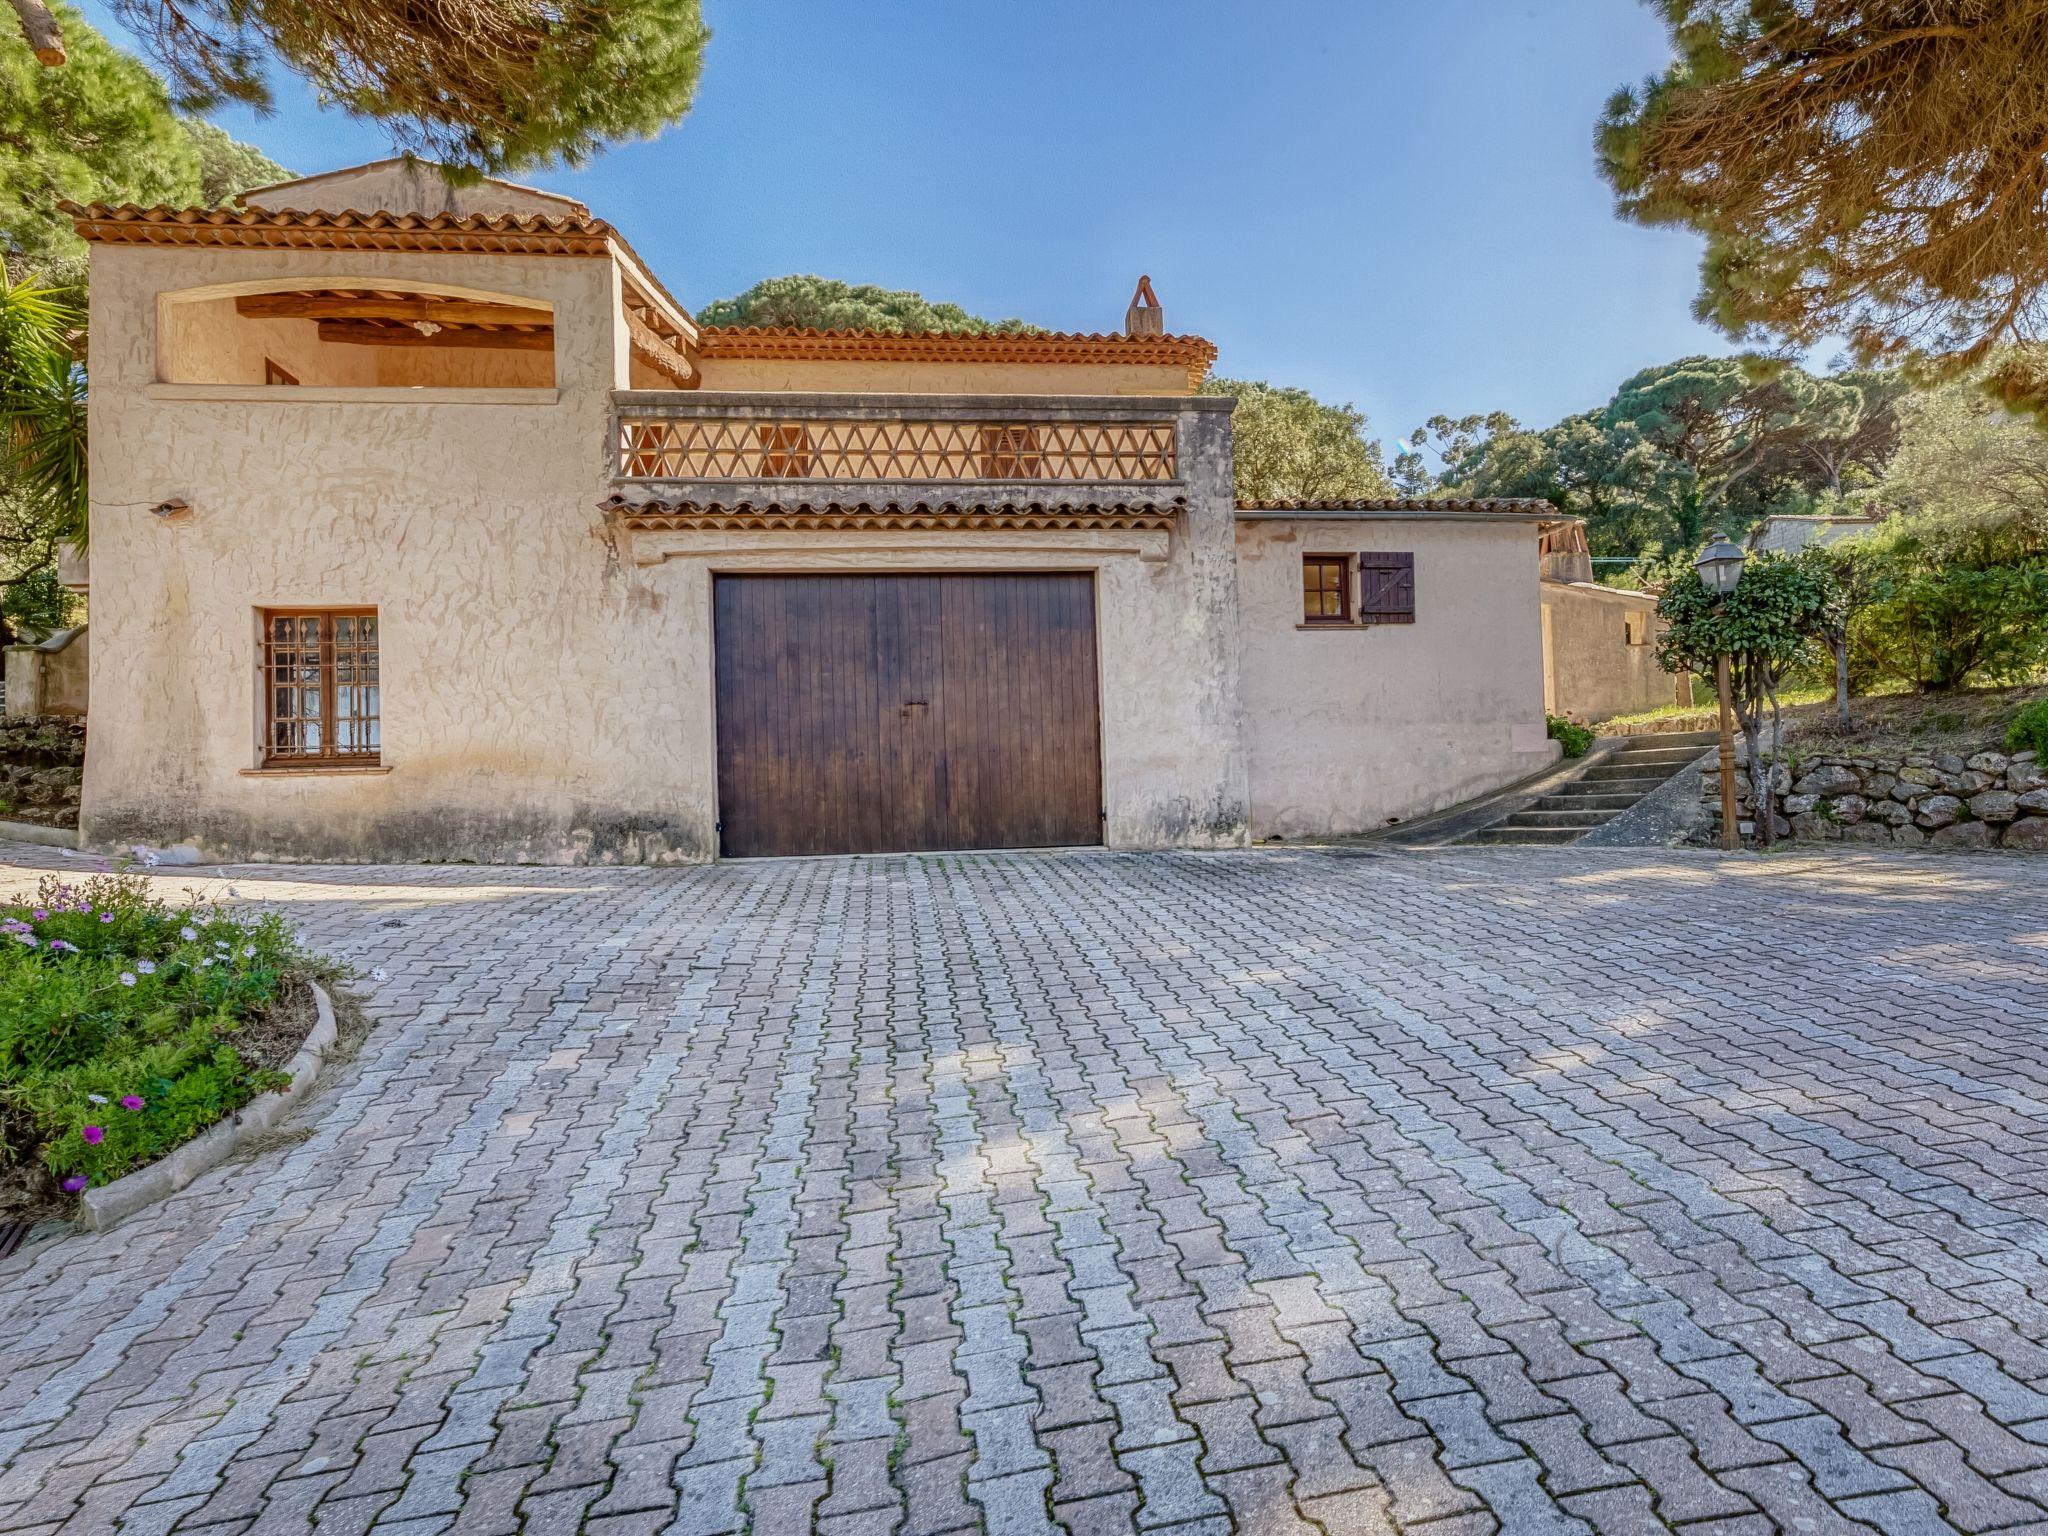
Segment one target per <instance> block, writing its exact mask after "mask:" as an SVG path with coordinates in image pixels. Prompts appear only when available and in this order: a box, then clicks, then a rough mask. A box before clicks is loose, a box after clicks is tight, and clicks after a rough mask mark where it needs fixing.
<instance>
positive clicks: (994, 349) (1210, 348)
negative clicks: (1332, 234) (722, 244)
mask: <svg viewBox="0 0 2048 1536" xmlns="http://www.w3.org/2000/svg"><path fill="white" fill-rule="evenodd" d="M698 339H699V345H700V347H701V348H702V351H703V354H704V356H705V357H707V358H714V359H715V358H779V359H781V358H786V359H791V360H800V361H804V362H839V361H860V362H875V361H881V362H917V363H953V362H960V363H1121V364H1130V365H1144V364H1148V363H1151V364H1167V365H1173V366H1178V367H1183V368H1186V369H1187V370H1188V383H1189V385H1190V387H1192V386H1194V385H1196V384H1199V383H1201V381H1202V379H1203V377H1204V376H1205V375H1206V374H1207V373H1208V371H1209V367H1210V365H1211V364H1212V363H1214V362H1215V361H1216V346H1215V344H1214V343H1213V342H1209V341H1205V340H1203V339H1202V338H1201V337H1200V336H1125V335H1122V334H1120V333H1112V334H1108V335H1104V334H1101V333H1081V332H1075V331H1037V332H1017V333H1012V332H987V331H909V332H899V331H823V330H809V329H806V328H804V327H801V326H709V327H706V328H705V329H703V330H702V331H700V332H699V333H698Z"/></svg>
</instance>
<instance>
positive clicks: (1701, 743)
mask: <svg viewBox="0 0 2048 1536" xmlns="http://www.w3.org/2000/svg"><path fill="white" fill-rule="evenodd" d="M1613 739H1614V738H1613V737H1609V738H1608V740H1610V741H1611V740H1613ZM1720 739H1721V733H1720V732H1719V731H1647V732H1645V733H1644V734H1643V735H1641V736H1624V737H1622V738H1621V740H1622V741H1623V742H1624V743H1626V745H1625V746H1624V747H1623V748H1622V750H1623V751H1627V750H1628V748H1629V747H1635V746H1644V747H1691V748H1693V749H1694V750H1696V751H1701V750H1704V749H1706V748H1708V747H1711V746H1713V745H1714V743H1715V742H1717V741H1719V740H1720Z"/></svg>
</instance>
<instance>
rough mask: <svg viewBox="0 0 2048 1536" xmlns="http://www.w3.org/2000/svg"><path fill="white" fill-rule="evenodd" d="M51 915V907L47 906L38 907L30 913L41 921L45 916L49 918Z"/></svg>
mask: <svg viewBox="0 0 2048 1536" xmlns="http://www.w3.org/2000/svg"><path fill="white" fill-rule="evenodd" d="M49 915H50V909H49V908H47V907H37V908H36V909H35V911H33V912H31V913H29V916H30V917H32V918H34V919H35V920H36V921H37V922H39V923H40V922H42V921H43V920H44V919H45V918H47V917H48V916H49Z"/></svg>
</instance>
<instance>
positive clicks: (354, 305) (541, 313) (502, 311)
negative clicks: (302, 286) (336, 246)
mask: <svg viewBox="0 0 2048 1536" xmlns="http://www.w3.org/2000/svg"><path fill="white" fill-rule="evenodd" d="M235 313H236V314H238V315H240V316H242V317H243V318H244V319H247V320H403V321H405V322H406V323H407V324H411V323H412V322H413V321H415V320H428V321H431V322H433V323H434V324H435V325H553V324H554V323H555V315H554V311H553V310H548V309H534V308H530V307H526V306H521V305H517V304H486V303H479V302H477V301H474V300H470V299H380V298H346V299H344V298H334V297H331V296H328V295H323V294H309V293H248V294H244V295H242V296H241V297H240V298H238V299H236V300H235Z"/></svg>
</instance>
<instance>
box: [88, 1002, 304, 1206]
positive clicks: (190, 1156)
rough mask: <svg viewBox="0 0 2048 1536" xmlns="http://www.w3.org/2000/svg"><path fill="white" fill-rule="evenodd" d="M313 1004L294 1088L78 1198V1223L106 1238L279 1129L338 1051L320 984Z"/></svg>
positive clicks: (295, 1062) (289, 1066) (293, 1064)
mask: <svg viewBox="0 0 2048 1536" xmlns="http://www.w3.org/2000/svg"><path fill="white" fill-rule="evenodd" d="M308 985H310V986H311V987H312V988H313V1003H314V1006H315V1007H316V1008H317V1009H318V1011H319V1016H318V1017H317V1018H316V1019H315V1020H314V1021H313V1028H312V1030H311V1031H310V1032H309V1033H308V1034H307V1036H306V1043H305V1044H304V1045H302V1046H300V1047H299V1053H298V1054H297V1055H296V1056H294V1057H292V1059H291V1060H290V1061H289V1062H287V1063H286V1064H285V1071H286V1072H287V1073H289V1074H290V1075H291V1083H290V1084H289V1085H288V1086H287V1087H284V1088H281V1089H279V1090H278V1091H277V1092H275V1093H265V1094H259V1095H257V1096H256V1097H255V1098H254V1099H252V1100H250V1101H249V1102H248V1103H247V1104H245V1105H243V1106H242V1107H241V1108H240V1109H239V1110H237V1111H236V1112H235V1113H234V1114H233V1115H231V1116H229V1117H228V1118H227V1119H225V1120H223V1121H221V1122H220V1123H219V1124H217V1125H212V1126H209V1127H208V1128H207V1129H206V1130H204V1131H202V1132H200V1134H199V1135H197V1136H195V1137H193V1138H192V1140H190V1141H188V1142H186V1143H185V1144H184V1145H183V1146H182V1147H179V1148H177V1149H176V1150H175V1151H172V1152H170V1153H168V1154H166V1155H165V1156H163V1157H160V1158H158V1159H157V1160H156V1161H155V1162H153V1163H151V1164H150V1165H149V1166H148V1167H147V1168H138V1169H136V1170H135V1172H133V1173H128V1174H123V1175H122V1176H121V1177H120V1178H118V1179H116V1180H114V1182H113V1183H111V1184H102V1185H100V1186H99V1187H98V1188H96V1189H88V1190H87V1191H86V1192H85V1193H84V1194H83V1195H81V1196H80V1197H79V1202H78V1203H79V1211H78V1220H79V1223H80V1224H81V1225H82V1226H84V1227H86V1228H88V1229H89V1230H91V1231H94V1232H104V1231H106V1230H107V1229H108V1228H109V1227H111V1226H113V1225H114V1224H115V1223H116V1222H118V1221H121V1220H123V1219H124V1218H126V1217H129V1216H132V1215H134V1214H135V1213H136V1212H137V1211H139V1210H141V1209H142V1208H143V1207H144V1206H149V1205H154V1204H156V1202H157V1201H159V1200H164V1199H168V1198H169V1197H170V1196H172V1195H174V1194H176V1193H177V1192H178V1191H179V1190H181V1189H183V1188H184V1187H185V1186H186V1185H187V1184H190V1183H191V1182H192V1181H193V1180H194V1179H196V1178H198V1177H199V1176H200V1175H201V1174H202V1173H206V1172H208V1171H209V1170H210V1169H213V1168H217V1167H219V1166H220V1164H222V1163H224V1162H226V1161H227V1160H228V1159H229V1158H230V1157H232V1156H234V1154H235V1153H236V1152H237V1151H239V1150H240V1149H241V1148H242V1146H243V1145H244V1144H245V1143H246V1142H249V1141H252V1140H254V1139H255V1138H256V1137H257V1136H259V1135H261V1134H262V1133H263V1132H265V1131H267V1130H269V1129H270V1128H271V1127H272V1126H273V1125H275V1124H277V1122H278V1121H279V1120H282V1119H283V1118H284V1117H285V1116H286V1115H287V1114H289V1113H290V1112H291V1111H292V1110H294V1109H296V1108H297V1107H298V1105H299V1103H300V1101H301V1100H302V1099H303V1098H304V1097H305V1093H304V1090H305V1089H306V1088H307V1087H309V1086H310V1085H311V1084H312V1081H313V1079H314V1078H315V1077H317V1076H318V1075H319V1072H320V1064H321V1063H322V1062H323V1061H325V1060H326V1059H327V1053H328V1051H329V1050H331V1049H332V1048H333V1045H334V1004H333V1002H332V1001H331V1000H330V999H329V998H328V996H327V993H326V992H325V991H324V990H323V989H322V988H321V987H320V985H319V984H318V983H317V982H313V983H308Z"/></svg>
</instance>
